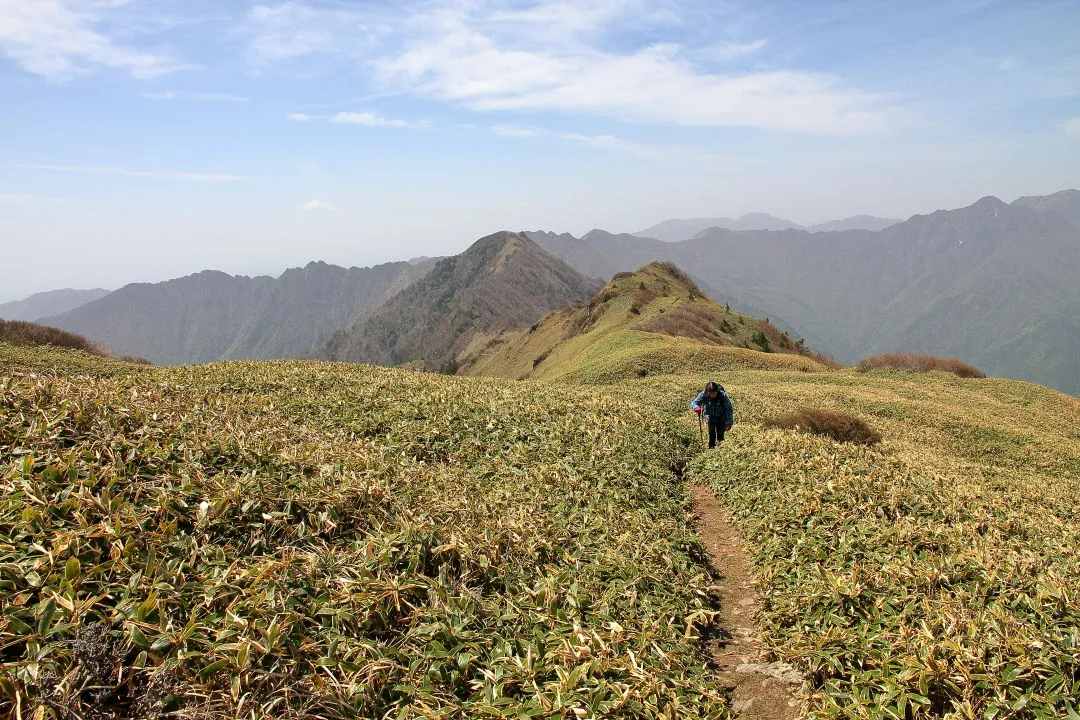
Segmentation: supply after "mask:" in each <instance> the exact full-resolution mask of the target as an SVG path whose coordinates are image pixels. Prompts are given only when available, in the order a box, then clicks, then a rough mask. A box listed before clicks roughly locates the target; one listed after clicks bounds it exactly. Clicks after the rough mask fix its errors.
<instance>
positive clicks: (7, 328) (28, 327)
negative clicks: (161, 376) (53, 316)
mask: <svg viewBox="0 0 1080 720" xmlns="http://www.w3.org/2000/svg"><path fill="white" fill-rule="evenodd" d="M0 342H6V343H10V344H12V345H24V346H31V347H33V346H39V345H49V346H52V347H61V348H71V349H73V350H82V351H83V352H86V353H90V354H91V355H99V356H101V357H105V358H110V359H113V360H119V361H120V362H126V363H134V364H136V365H153V363H151V362H150V361H149V360H147V359H146V358H141V357H138V356H136V355H123V356H121V357H116V356H115V355H113V354H112V353H110V352H109V351H108V350H106V349H105V348H103V347H102V346H100V345H98V344H97V343H95V342H92V341H91V340H87V339H86V338H85V337H83V336H82V335H76V334H75V333H70V332H68V331H66V330H61V329H59V328H54V327H49V326H48V325H38V324H37V323H32V322H26V321H25V320H4V319H0Z"/></svg>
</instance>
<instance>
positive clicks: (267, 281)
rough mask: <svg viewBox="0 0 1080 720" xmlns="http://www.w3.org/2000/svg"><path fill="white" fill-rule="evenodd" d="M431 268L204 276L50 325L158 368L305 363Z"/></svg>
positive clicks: (100, 304)
mask: <svg viewBox="0 0 1080 720" xmlns="http://www.w3.org/2000/svg"><path fill="white" fill-rule="evenodd" d="M431 264H432V263H431V261H426V262H422V263H420V264H416V265H413V264H410V263H407V262H396V263H383V264H381V265H376V266H373V267H370V268H357V267H353V268H348V269H346V268H343V267H340V266H337V265H330V264H328V263H325V262H321V261H312V262H310V263H308V264H307V265H306V266H304V267H302V268H290V269H288V270H286V271H285V272H283V273H282V274H281V275H280V276H279V277H278V278H272V277H270V276H266V275H260V276H256V277H248V276H244V275H236V276H234V275H229V274H228V273H225V272H222V271H220V270H204V271H202V272H198V273H194V274H191V275H187V276H184V277H182V278H175V279H173V280H167V281H165V282H161V283H132V284H130V285H125V286H124V287H122V288H120V289H119V290H116V291H114V292H113V293H110V294H109V295H106V296H104V297H102V298H99V299H97V300H95V301H93V302H90V303H87V304H85V305H83V306H81V307H79V308H76V309H74V310H72V311H69V312H67V313H64V314H61V315H57V316H53V317H49V318H45V320H46V321H47V324H50V325H53V326H55V327H58V328H61V329H63V330H68V331H71V332H76V333H78V334H80V335H85V336H86V337H88V338H90V339H92V340H94V341H96V342H100V343H102V344H104V345H106V346H107V347H110V348H113V349H114V350H116V351H117V352H121V353H124V354H131V355H138V356H141V357H145V358H147V359H148V360H150V361H151V362H154V363H156V364H188V363H199V362H213V361H217V360H241V359H243V360H263V359H279V358H302V357H309V356H311V355H312V354H313V353H315V352H317V351H318V350H319V349H320V348H321V347H322V346H323V345H324V344H325V343H326V341H327V340H328V339H329V338H330V336H331V335H332V334H333V333H334V332H335V331H337V330H339V329H341V328H343V327H345V326H346V325H348V324H349V323H350V322H352V321H353V320H355V319H356V318H357V317H358V316H360V315H362V314H365V313H367V312H369V311H370V310H372V309H374V308H375V307H377V306H378V305H380V304H382V302H384V301H385V300H386V299H388V298H389V297H390V296H391V295H393V294H394V293H396V292H397V291H398V290H400V289H401V288H403V287H405V286H407V285H408V284H409V283H411V282H414V281H415V280H417V279H418V278H420V277H422V276H423V275H424V274H426V272H427V271H428V269H429V268H430V267H431Z"/></svg>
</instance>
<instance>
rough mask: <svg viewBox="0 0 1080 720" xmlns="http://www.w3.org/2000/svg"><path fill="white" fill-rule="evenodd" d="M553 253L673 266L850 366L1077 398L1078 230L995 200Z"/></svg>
mask: <svg viewBox="0 0 1080 720" xmlns="http://www.w3.org/2000/svg"><path fill="white" fill-rule="evenodd" d="M541 242H542V244H543V243H544V242H545V240H544V238H543V237H541ZM552 247H553V250H554V251H555V252H556V253H557V254H561V253H562V252H565V249H564V248H566V247H569V248H570V249H571V250H572V253H570V254H568V255H567V257H569V258H575V257H582V256H590V257H593V258H599V260H594V265H593V266H598V265H601V264H603V265H604V266H606V267H607V268H610V269H612V270H614V271H623V270H630V269H632V268H635V267H638V266H640V265H642V264H645V263H647V262H650V261H652V260H670V261H672V262H674V263H676V264H677V265H678V266H679V267H682V268H686V269H687V270H688V271H689V272H690V274H691V275H692V276H693V277H694V279H695V280H696V281H697V282H698V283H699V284H700V285H701V287H702V289H703V290H705V292H707V293H709V294H710V295H713V296H714V297H717V298H719V299H721V300H724V301H727V302H730V304H731V305H732V306H734V307H737V308H738V309H739V310H740V311H743V312H752V313H755V314H757V315H762V316H765V315H767V316H769V317H771V318H773V320H774V321H776V322H777V323H778V324H779V325H780V326H781V327H787V328H788V329H792V328H798V331H799V333H800V335H803V336H804V337H805V339H806V341H807V343H808V344H810V345H811V346H813V347H816V348H820V349H822V350H823V351H824V352H827V353H829V354H830V355H832V356H834V357H836V358H837V359H838V360H841V361H843V362H854V361H855V360H857V359H859V358H862V357H866V356H868V355H875V354H879V353H884V352H918V353H928V354H931V355H938V356H945V357H956V358H960V359H961V360H964V361H966V362H969V363H972V364H974V365H976V366H978V367H979V368H980V369H982V370H984V371H985V372H987V373H989V374H991V375H1001V376H1006V377H1013V378H1019V379H1025V380H1031V381H1034V382H1038V383H1041V384H1045V385H1048V386H1051V387H1056V388H1058V389H1061V390H1064V391H1066V392H1071V393H1073V394H1080V353H1077V352H1076V351H1075V348H1076V345H1075V344H1071V345H1070V343H1072V340H1070V338H1074V337H1075V336H1076V332H1077V323H1076V320H1075V318H1077V317H1080V283H1077V282H1076V278H1077V277H1080V229H1078V228H1077V227H1076V226H1073V225H1071V224H1069V223H1068V222H1067V221H1066V220H1064V219H1063V218H1062V217H1060V216H1058V215H1057V214H1054V213H1038V212H1035V211H1033V210H1030V209H1028V208H1026V207H1021V206H1018V205H1007V204H1005V203H1003V202H1001V201H1000V200H998V199H997V198H992V197H988V198H983V199H982V200H980V201H979V202H977V203H975V204H973V205H971V206H969V207H966V208H960V209H957V210H940V211H938V212H935V213H931V214H929V215H916V216H914V217H912V218H911V219H909V220H907V221H905V222H902V223H898V224H896V225H893V226H890V227H888V228H886V229H884V230H882V231H880V232H869V231H862V230H848V231H845V232H835V233H808V232H805V231H801V230H785V231H780V232H769V231H750V232H736V231H732V230H723V229H719V228H714V229H711V230H708V231H705V232H703V233H701V234H699V235H698V236H697V237H695V238H693V239H691V240H685V241H683V242H679V243H662V242H660V241H657V240H650V239H646V238H636V237H634V236H617V235H611V234H610V233H602V232H599V231H593V232H591V233H589V234H588V235H586V236H584V237H582V238H581V239H580V240H578V241H577V243H576V244H572V243H569V242H568V241H565V240H564V241H563V242H562V245H554V244H553V246H552ZM568 261H570V262H572V260H568ZM1070 348H1071V349H1070Z"/></svg>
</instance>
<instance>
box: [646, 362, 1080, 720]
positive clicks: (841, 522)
mask: <svg viewBox="0 0 1080 720" xmlns="http://www.w3.org/2000/svg"><path fill="white" fill-rule="evenodd" d="M722 379H724V380H725V381H726V382H725V385H726V386H727V387H728V389H729V391H731V393H732V395H733V397H734V398H735V400H736V403H737V405H736V407H737V408H738V409H739V414H738V418H739V421H740V424H739V426H738V428H737V431H736V432H734V433H732V434H731V435H730V436H729V438H728V440H727V441H726V442H725V443H724V447H723V448H722V450H721V451H718V452H715V453H708V454H705V455H703V456H701V457H699V458H698V459H697V460H695V461H694V462H693V463H692V464H691V467H690V474H691V475H692V476H693V477H695V478H697V479H698V480H700V481H702V482H705V483H707V484H709V485H710V486H711V487H712V488H714V489H715V490H716V491H717V493H718V494H719V495H720V497H721V499H722V501H723V502H724V503H725V504H726V505H727V506H728V507H729V508H731V509H732V511H733V512H734V515H735V518H736V522H737V524H738V525H739V526H740V529H741V530H742V532H743V534H744V538H745V541H746V543H747V545H748V547H749V549H750V550H751V551H752V553H753V557H754V562H755V564H756V572H757V574H758V576H759V578H760V580H761V582H762V588H763V591H764V593H765V605H764V610H763V613H762V616H761V617H760V618H759V620H760V621H761V623H762V625H763V629H764V632H765V634H766V641H767V643H768V645H769V647H770V648H771V650H772V652H773V654H774V655H775V656H776V657H778V658H780V659H783V660H786V661H789V662H792V663H794V664H795V665H797V666H798V667H800V668H801V669H803V670H805V671H806V672H807V673H808V677H809V683H808V684H807V686H806V688H805V690H806V692H807V694H808V706H807V711H808V712H809V714H810V716H811V717H819V718H837V717H844V718H897V719H904V718H937V717H956V718H988V719H989V718H1006V717H1008V718H1065V717H1068V718H1077V717H1080V523H1078V518H1080V401H1078V400H1076V399H1075V398H1070V397H1068V396H1065V395H1061V394H1060V393H1056V392H1053V391H1050V390H1047V389H1045V388H1040V387H1038V386H1034V385H1029V384H1026V383H1018V382H1012V381H1005V380H960V379H958V378H956V377H954V376H952V375H945V374H940V373H930V374H924V375H913V374H906V373H873V372H872V373H869V374H868V375H865V376H858V375H856V374H855V373H854V372H851V371H848V372H843V373H827V374H813V375H806V374H794V373H789V374H780V373H751V372H732V373H728V374H726V375H725V377H724V378H722ZM680 383H682V384H685V385H687V389H690V388H691V387H692V386H691V385H690V382H689V381H682V380H678V379H670V380H669V387H678V386H679V385H680ZM639 387H640V389H641V392H646V391H647V390H646V387H647V386H644V385H643V386H639ZM800 405H809V406H813V407H824V408H832V409H838V410H844V411H847V412H852V413H854V414H856V415H858V416H860V417H862V418H864V419H866V420H867V421H869V422H870V423H871V424H872V425H873V426H874V427H875V428H876V429H878V430H879V431H880V432H881V433H882V434H883V435H884V437H885V441H884V443H883V444H882V445H881V446H880V447H879V448H878V449H873V450H870V449H866V448H862V447H859V446H854V445H844V444H839V443H836V442H833V441H831V440H827V439H823V438H820V437H815V436H812V435H807V434H802V433H797V432H793V431H782V430H766V429H764V428H762V427H761V426H759V425H758V424H757V423H756V422H755V421H760V420H761V419H763V418H765V417H767V416H769V415H775V414H779V413H783V412H789V411H791V410H793V409H794V408H795V407H797V406H800Z"/></svg>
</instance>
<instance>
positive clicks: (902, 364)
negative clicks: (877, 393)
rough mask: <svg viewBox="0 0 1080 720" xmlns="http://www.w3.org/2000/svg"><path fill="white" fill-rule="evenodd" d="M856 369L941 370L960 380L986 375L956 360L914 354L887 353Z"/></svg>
mask: <svg viewBox="0 0 1080 720" xmlns="http://www.w3.org/2000/svg"><path fill="white" fill-rule="evenodd" d="M856 367H857V368H858V369H859V370H860V371H861V372H869V371H870V370H902V371H904V372H929V371H930V370H941V371H942V372H951V373H953V374H954V375H957V376H959V377H962V378H984V377H986V374H985V373H983V372H982V371H981V370H979V369H978V368H975V367H972V366H971V365H968V364H967V363H966V362H963V361H961V360H957V359H956V358H939V357H934V356H933V355H919V354H915V353H887V354H885V355H877V356H875V357H872V358H866V359H865V360H860V361H859V364H858V365H856Z"/></svg>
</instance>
